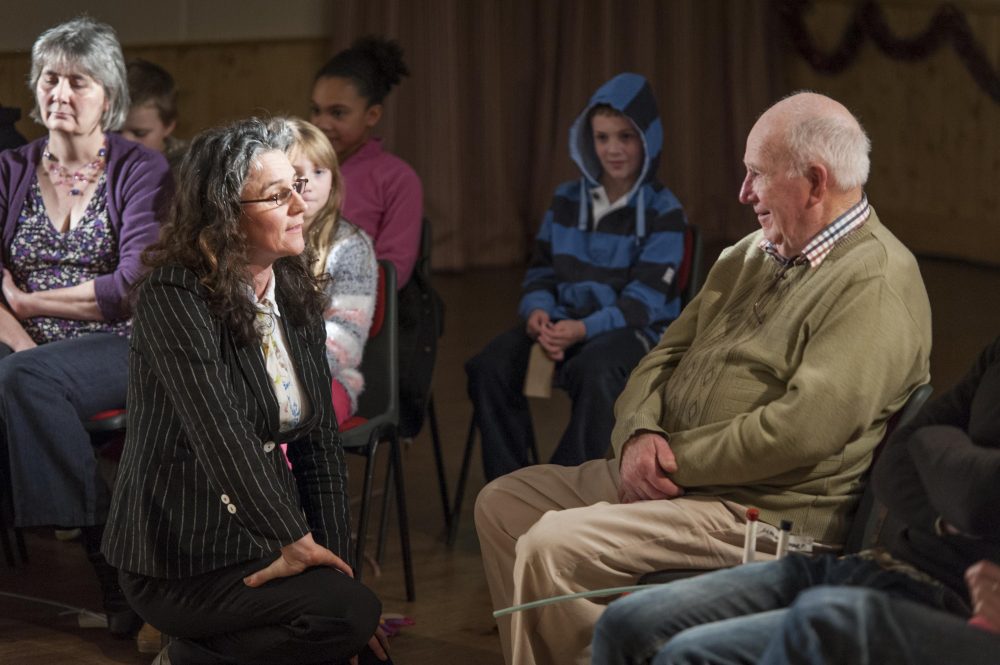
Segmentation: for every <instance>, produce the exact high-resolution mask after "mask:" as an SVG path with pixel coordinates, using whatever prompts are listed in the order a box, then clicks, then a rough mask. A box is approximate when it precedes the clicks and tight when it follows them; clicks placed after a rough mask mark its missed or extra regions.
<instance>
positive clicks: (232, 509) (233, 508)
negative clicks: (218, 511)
mask: <svg viewBox="0 0 1000 665" xmlns="http://www.w3.org/2000/svg"><path fill="white" fill-rule="evenodd" d="M226 510H228V511H229V514H230V515H235V514H236V506H234V505H233V504H229V505H228V506H226Z"/></svg>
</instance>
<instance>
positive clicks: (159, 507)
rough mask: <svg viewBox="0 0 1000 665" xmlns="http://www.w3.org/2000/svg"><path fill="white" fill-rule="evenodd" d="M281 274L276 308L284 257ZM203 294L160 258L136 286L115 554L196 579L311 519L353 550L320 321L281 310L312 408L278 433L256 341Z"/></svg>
mask: <svg viewBox="0 0 1000 665" xmlns="http://www.w3.org/2000/svg"><path fill="white" fill-rule="evenodd" d="M275 279H276V280H277V282H276V298H277V300H278V305H279V307H280V306H281V304H282V300H283V298H282V288H281V279H280V270H279V266H277V265H276V266H275ZM205 293H206V291H205V288H204V287H203V286H202V285H201V284H199V283H198V278H197V276H196V275H195V274H194V273H193V272H192V271H190V270H187V269H185V268H182V267H178V266H167V267H161V268H157V269H155V270H154V271H153V272H152V273H151V274H150V275H149V277H148V279H147V280H146V282H145V283H144V284H143V285H142V287H141V289H140V293H139V300H138V304H137V306H136V309H135V312H134V314H133V330H132V341H131V350H130V354H129V388H128V403H127V404H128V428H127V433H126V442H125V450H124V453H123V455H122V460H121V465H120V467H119V470H118V478H117V481H116V483H115V490H114V495H113V498H112V503H111V510H110V513H109V516H108V523H107V527H106V529H105V535H104V543H103V550H104V553H105V555H106V556H107V558H108V561H110V562H111V564H112V565H114V566H116V567H118V568H121V569H123V570H127V571H130V572H133V573H138V574H140V575H148V576H151V577H166V578H182V577H190V576H193V575H198V574H200V573H204V572H208V571H212V570H216V569H218V568H222V567H224V566H228V565H232V564H236V563H241V562H243V561H249V560H252V559H257V558H261V557H264V556H266V555H268V554H270V553H274V552H277V550H278V549H279V548H280V547H282V546H284V545H287V544H289V543H291V542H294V541H295V540H298V539H299V538H301V537H302V536H303V535H305V534H306V532H308V531H311V532H312V534H313V537H314V539H315V540H316V542H318V543H320V544H321V545H324V546H326V547H328V548H330V549H331V550H333V551H334V552H335V553H337V554H338V555H339V556H340V557H341V558H343V559H344V560H346V561H349V552H350V547H349V544H350V525H349V504H348V499H347V491H346V480H347V477H346V476H347V474H346V470H345V466H344V457H343V450H342V448H341V446H340V438H339V436H338V434H337V423H336V416H335V415H334V412H333V406H332V402H331V400H330V371H329V367H328V366H327V363H326V356H325V350H324V348H325V347H324V342H325V332H324V328H323V322H322V319H320V318H319V317H317V318H316V322H315V324H314V325H310V326H308V327H293V326H292V325H291V324H290V323H289V322H288V320H287V319H288V317H287V316H282V317H280V321H281V324H282V325H283V326H285V328H284V330H285V337H286V340H287V346H288V351H289V353H290V355H291V357H292V360H293V362H294V364H295V367H296V370H297V374H298V377H299V379H300V382H301V387H302V389H303V390H304V391H305V393H306V394H307V395H308V398H309V401H310V404H311V406H312V409H311V411H312V416H310V417H309V418H307V419H306V422H304V423H302V425H301V426H300V427H298V428H296V429H295V430H293V431H291V432H284V433H282V434H281V435H280V436H279V434H278V403H277V400H276V399H275V397H274V392H273V390H272V388H271V385H270V380H269V378H268V376H267V373H266V370H265V365H264V357H263V354H262V353H261V350H260V345H259V344H250V345H249V346H239V345H237V344H236V342H235V341H234V340H233V338H232V335H231V334H230V333H229V332H228V331H227V330H226V328H225V327H224V326H223V324H222V322H221V321H219V320H218V319H216V318H215V317H213V316H212V314H211V313H210V312H209V309H208V306H207V303H206V300H205ZM282 441H287V442H288V443H289V446H288V455H289V459H291V461H292V464H293V465H294V471H289V469H288V466H287V465H286V464H285V461H284V459H283V458H282V455H281V449H280V448H279V447H278V446H277V445H276V444H277V443H280V442H282Z"/></svg>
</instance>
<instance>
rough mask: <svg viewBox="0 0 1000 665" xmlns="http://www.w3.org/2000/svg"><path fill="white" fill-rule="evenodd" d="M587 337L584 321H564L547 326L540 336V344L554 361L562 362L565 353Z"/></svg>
mask: <svg viewBox="0 0 1000 665" xmlns="http://www.w3.org/2000/svg"><path fill="white" fill-rule="evenodd" d="M586 336H587V326H586V325H584V323H583V321H576V320H574V319H563V320H562V321H559V322H558V323H550V324H548V325H547V326H545V327H544V328H543V329H542V331H541V333H540V334H539V335H538V343H539V344H541V346H542V348H543V349H544V350H545V353H546V354H548V356H549V358H552V360H555V361H560V360H562V359H563V357H564V353H563V352H564V351H565V350H566V349H568V348H569V347H571V346H573V345H574V344H576V343H577V342H579V341H581V340H583V339H584V338H585V337H586Z"/></svg>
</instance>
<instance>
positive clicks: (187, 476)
mask: <svg viewBox="0 0 1000 665" xmlns="http://www.w3.org/2000/svg"><path fill="white" fill-rule="evenodd" d="M292 140H293V136H292V133H291V131H290V129H289V128H288V126H287V125H286V124H285V123H281V122H272V123H271V124H267V123H264V122H262V121H259V120H256V119H250V120H245V121H242V122H238V123H236V124H234V125H232V126H229V127H224V128H220V129H214V130H209V131H207V132H205V133H203V134H201V135H200V136H198V137H197V138H195V140H194V141H193V142H192V144H191V148H190V151H189V153H188V155H187V156H186V157H185V159H184V161H183V162H182V164H181V167H180V173H179V188H178V193H177V196H176V197H175V200H174V204H173V207H172V210H171V213H170V216H169V219H168V221H167V224H166V226H165V227H164V230H163V235H162V236H161V238H160V240H159V241H158V242H157V243H156V244H155V245H154V246H153V247H151V248H150V250H149V251H148V252H147V253H146V262H147V263H148V265H150V266H151V268H152V271H151V272H150V274H149V276H148V277H147V278H146V279H145V281H144V282H143V283H142V284H141V286H140V287H139V288H138V289H137V292H136V296H137V299H136V313H135V319H134V330H133V335H132V347H131V354H130V363H129V396H130V402H129V427H128V433H127V435H126V437H127V438H126V442H125V452H124V456H123V457H122V462H121V466H120V468H119V473H118V480H117V483H116V486H115V493H114V497H113V500H112V506H111V511H110V515H109V518H108V527H107V532H106V534H105V539H104V552H105V554H106V555H107V557H108V560H109V561H110V562H111V563H112V564H114V565H115V566H116V567H118V568H119V569H120V570H121V576H120V579H121V584H122V587H123V589H124V591H125V594H126V596H127V597H128V599H129V601H130V602H131V603H132V606H133V607H135V608H136V610H137V611H138V612H139V613H140V614H141V615H142V616H143V618H145V619H146V620H147V621H148V622H149V623H151V624H152V625H154V626H155V627H157V628H159V629H160V630H161V631H162V632H164V633H166V634H168V635H171V636H175V637H176V638H179V639H175V640H174V641H173V642H171V643H170V644H169V645H168V646H167V647H166V648H165V649H164V650H163V651H162V652H161V653H160V655H159V656H158V657H157V660H156V661H154V662H155V663H157V665H164V664H166V663H174V664H175V665H176V664H178V663H180V664H183V663H209V662H211V663H216V662H220V663H231V662H233V663H273V664H281V663H289V664H291V663H295V664H305V663H320V662H322V663H336V662H346V661H347V660H348V659H351V658H353V657H355V656H357V655H358V654H359V652H362V651H363V658H365V659H368V660H372V661H374V660H375V659H376V654H377V658H378V659H380V660H386V658H387V657H386V655H385V652H384V644H383V643H382V641H381V639H382V638H381V634H380V633H378V634H377V635H376V627H377V625H378V620H379V612H380V609H381V608H380V603H379V601H378V599H377V598H376V597H375V595H374V594H373V593H372V592H371V591H369V590H368V589H367V588H365V587H364V586H362V585H361V584H360V583H358V582H356V581H354V579H353V578H352V571H351V568H350V565H349V563H348V561H347V559H348V558H349V553H350V539H351V531H350V524H349V515H350V510H349V501H348V497H347V477H346V471H345V465H344V458H343V449H342V448H341V445H340V438H339V436H338V434H337V420H336V416H335V415H334V411H333V404H332V402H331V397H330V370H329V368H328V366H327V362H326V344H325V342H326V334H325V330H324V322H323V316H322V313H323V308H324V306H325V304H326V298H325V295H324V291H323V284H322V282H321V281H320V280H319V279H318V278H317V277H316V276H315V275H314V274H313V272H312V270H311V267H310V266H311V259H312V257H311V255H309V254H310V253H309V252H306V249H305V248H306V244H305V240H304V238H303V232H304V230H305V219H304V214H305V212H306V209H307V206H306V203H305V202H304V201H303V199H302V196H301V194H302V192H303V191H304V187H305V184H306V180H305V179H304V178H299V177H297V176H296V173H295V169H294V168H293V167H292V165H291V163H290V162H289V161H288V157H287V156H286V155H285V151H286V150H287V148H288V147H289V145H290V144H291V142H292ZM281 442H287V443H288V458H289V459H290V460H291V462H292V465H293V466H292V468H291V469H289V467H288V465H287V464H286V463H285V458H284V456H283V455H282V454H281V448H280V446H279V445H278V444H280V443H281ZM366 643H367V644H368V647H367V648H366V646H365V645H366Z"/></svg>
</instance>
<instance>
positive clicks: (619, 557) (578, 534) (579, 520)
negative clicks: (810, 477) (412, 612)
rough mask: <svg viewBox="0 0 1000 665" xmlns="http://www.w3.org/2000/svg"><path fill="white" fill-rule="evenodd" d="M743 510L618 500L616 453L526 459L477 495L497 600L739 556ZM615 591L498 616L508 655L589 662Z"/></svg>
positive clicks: (702, 500) (695, 499)
mask: <svg viewBox="0 0 1000 665" xmlns="http://www.w3.org/2000/svg"><path fill="white" fill-rule="evenodd" d="M743 515H744V508H743V507H742V506H739V505H737V504H734V503H730V502H725V501H722V500H720V499H717V498H714V497H705V496H701V497H699V496H692V497H680V498H677V499H672V500H662V501H643V502H639V503H630V504H620V503H618V462H617V460H594V461H592V462H586V463H584V464H581V465H580V466H576V467H563V466H556V465H539V466H531V467H527V468H524V469H521V470H519V471H515V472H514V473H511V474H509V475H506V476H503V477H501V478H498V479H497V480H494V481H493V482H492V483H490V484H489V485H487V486H486V487H484V488H483V490H482V491H481V492H480V493H479V497H478V498H477V499H476V530H477V532H478V534H479V542H480V545H481V547H482V552H483V565H484V566H485V568H486V579H487V581H488V583H489V586H490V594H491V596H492V600H493V607H494V608H495V609H501V608H504V607H509V606H511V605H516V604H520V603H526V602H530V601H532V600H538V599H541V598H549V597H552V596H558V595H562V594H568V593H574V592H578V591H585V590H590V589H603V588H607V587H616V586H627V585H630V584H635V581H636V579H637V578H638V577H639V576H640V575H642V574H644V573H647V572H650V571H653V570H660V569H676V568H703V569H706V570H708V569H714V568H723V567H727V566H732V565H736V564H738V563H740V562H741V560H742V556H743V538H744V530H745V522H744V516H743ZM772 551H773V550H772ZM759 558H761V559H770V558H773V556H772V555H768V554H762V555H760V556H759ZM612 600H614V597H609V598H590V599H585V600H574V601H567V602H562V603H557V604H554V605H548V606H545V607H541V608H536V609H533V610H528V611H524V612H517V613H515V614H513V615H510V616H507V617H503V618H501V619H499V620H498V623H499V628H500V641H501V643H502V646H503V653H504V658H505V660H506V662H507V663H508V664H513V665H536V664H537V665H548V664H551V665H567V664H570V663H581V664H583V663H589V662H590V640H591V634H592V633H593V628H594V624H596V623H597V619H598V617H600V615H601V612H603V611H604V607H605V605H607V604H608V603H609V602H611V601H612Z"/></svg>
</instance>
